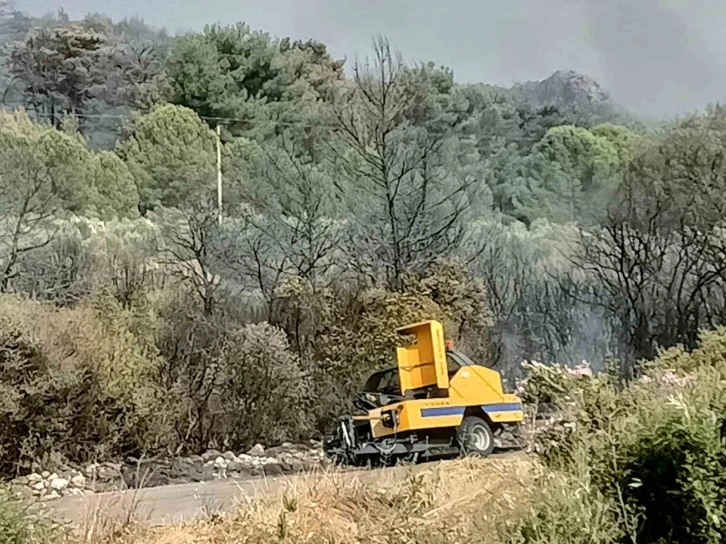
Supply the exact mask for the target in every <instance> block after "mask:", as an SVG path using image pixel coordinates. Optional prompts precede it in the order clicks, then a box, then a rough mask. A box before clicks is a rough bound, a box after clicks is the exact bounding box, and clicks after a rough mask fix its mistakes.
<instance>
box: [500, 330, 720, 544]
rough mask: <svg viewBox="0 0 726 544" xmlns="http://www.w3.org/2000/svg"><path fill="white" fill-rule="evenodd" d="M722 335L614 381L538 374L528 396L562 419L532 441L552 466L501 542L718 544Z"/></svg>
mask: <svg viewBox="0 0 726 544" xmlns="http://www.w3.org/2000/svg"><path fill="white" fill-rule="evenodd" d="M725 348H726V329H719V330H717V331H713V332H708V333H704V334H703V335H702V337H701V343H700V347H699V348H698V349H696V350H694V351H693V352H692V353H688V352H686V351H685V350H683V349H682V348H673V349H670V350H668V351H665V352H663V353H661V355H660V356H659V357H658V358H657V359H656V360H654V361H652V362H650V363H648V364H646V365H645V372H644V374H643V376H642V377H640V378H639V379H638V380H635V381H633V382H631V383H628V384H620V383H618V381H617V380H615V379H614V378H612V377H611V376H609V375H608V374H607V373H604V374H602V375H598V376H595V377H590V376H587V375H585V376H582V375H575V374H573V373H571V372H568V371H566V370H565V369H564V368H562V367H552V368H546V367H539V366H538V367H535V368H534V371H533V373H532V374H531V377H530V383H529V384H528V386H527V388H526V389H527V390H529V391H530V392H531V395H532V397H531V398H535V399H545V398H546V399H547V400H548V401H549V402H552V403H554V404H555V405H556V406H557V408H558V413H559V415H560V418H561V419H559V420H558V421H557V422H556V423H555V424H553V425H552V426H550V428H549V429H548V430H547V431H546V432H544V433H543V434H542V435H541V436H540V437H539V442H540V444H539V445H540V447H541V451H542V458H543V460H544V461H545V462H546V464H547V465H548V466H549V467H550V469H551V470H552V473H551V474H550V476H549V477H548V478H545V479H544V480H543V482H542V485H541V489H540V490H539V491H538V493H537V494H536V497H535V499H534V501H533V503H532V506H531V508H530V509H529V510H528V511H526V512H525V513H524V514H523V515H522V516H521V517H520V518H517V519H516V520H514V521H511V522H510V524H509V526H508V530H507V534H508V536H507V538H506V540H507V541H508V542H521V543H545V542H573V543H574V542H603V543H610V542H612V543H615V542H643V543H661V542H663V543H670V542H673V543H676V542H677V543H697V542H699V543H703V542H708V543H711V542H713V543H715V542H721V541H722V540H723V538H724V537H725V536H726V478H725V477H724V474H726V443H725V442H724V434H723V433H724V429H726V349H725Z"/></svg>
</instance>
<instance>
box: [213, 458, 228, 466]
mask: <svg viewBox="0 0 726 544" xmlns="http://www.w3.org/2000/svg"><path fill="white" fill-rule="evenodd" d="M214 466H215V467H217V468H227V460H226V459H225V458H224V457H217V458H216V459H215V460H214Z"/></svg>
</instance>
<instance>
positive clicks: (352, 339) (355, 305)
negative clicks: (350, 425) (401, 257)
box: [0, 263, 489, 476]
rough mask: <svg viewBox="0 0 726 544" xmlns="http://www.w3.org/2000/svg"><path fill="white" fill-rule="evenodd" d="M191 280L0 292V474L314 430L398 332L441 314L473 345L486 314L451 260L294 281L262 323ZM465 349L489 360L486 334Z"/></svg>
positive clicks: (341, 406)
mask: <svg viewBox="0 0 726 544" xmlns="http://www.w3.org/2000/svg"><path fill="white" fill-rule="evenodd" d="M188 287H189V284H184V283H183V284H181V285H173V286H168V287H164V288H156V289H153V288H150V286H146V287H144V288H143V289H137V290H135V291H133V292H131V295H130V296H125V294H128V292H127V291H126V290H123V293H125V294H124V296H120V295H121V292H119V291H118V290H116V289H115V288H114V287H113V286H112V285H108V284H101V285H100V286H97V287H96V288H95V289H94V293H93V294H91V295H90V296H88V297H86V298H85V299H83V301H82V302H81V303H79V304H74V305H67V306H60V305H57V304H53V303H50V302H38V301H34V300H31V299H28V298H23V297H19V296H13V295H0V370H2V372H0V393H1V395H0V416H1V417H0V453H2V456H0V474H2V475H5V476H15V475H18V474H22V473H26V472H28V471H30V470H37V469H39V468H43V469H56V468H59V467H60V465H64V464H67V463H69V462H70V463H84V462H88V461H95V460H116V459H123V458H126V457H130V456H133V457H136V458H139V457H141V456H154V455H171V454H178V453H199V452H200V451H202V450H204V449H206V448H210V447H211V448H219V449H221V448H224V449H234V450H239V449H243V448H248V447H250V446H251V445H253V444H254V443H255V442H265V443H268V444H270V443H280V442H283V441H294V440H300V439H305V438H311V437H313V436H320V434H321V433H322V432H323V431H325V429H326V427H327V426H328V425H329V424H330V422H332V421H333V420H334V419H335V418H337V416H338V415H340V414H342V413H345V412H347V411H349V410H350V409H351V407H350V405H349V403H350V400H351V399H352V398H353V394H354V392H355V391H357V389H358V388H359V387H360V384H361V383H362V380H363V379H364V377H365V376H366V375H367V374H368V373H370V372H371V371H373V370H376V369H380V368H382V367H386V366H391V365H394V364H395V360H394V357H395V355H394V354H395V347H396V345H397V343H398V342H400V337H399V335H398V334H397V333H396V332H395V331H396V328H398V327H400V326H402V325H405V324H407V323H411V322H416V321H421V320H424V319H432V318H435V319H439V320H442V321H445V322H446V323H447V331H449V333H450V335H452V337H453V338H463V339H464V340H465V341H466V339H467V338H469V339H474V338H479V337H480V336H481V332H482V331H484V330H485V328H486V326H487V323H488V319H489V317H488V315H489V314H488V313H487V307H486V290H485V289H484V287H483V286H482V285H480V284H478V283H477V282H475V281H473V280H472V279H471V278H470V277H469V276H468V275H467V274H466V272H465V268H464V267H462V266H460V265H458V264H456V263H437V265H436V266H435V267H432V269H431V270H429V271H428V272H427V273H425V274H422V275H420V276H416V277H413V276H412V277H410V278H408V279H407V287H406V290H405V291H404V292H394V291H389V290H387V289H384V288H378V287H362V288H360V289H353V288H351V287H350V286H347V287H346V286H344V285H342V284H341V285H338V286H336V285H332V286H331V287H327V288H320V287H318V288H316V287H315V286H313V285H312V284H310V283H309V282H306V281H304V280H302V279H301V278H293V279H290V280H287V281H285V282H281V284H280V286H279V287H278V289H277V290H276V292H275V303H274V305H273V307H272V312H271V315H269V316H268V320H267V321H259V320H255V319H254V318H251V315H250V314H251V312H249V311H248V312H247V313H243V312H238V315H237V316H235V315H233V314H232V312H230V311H228V310H227V309H226V308H225V307H224V306H223V305H221V304H218V305H217V306H218V308H217V310H216V311H215V312H213V313H211V314H210V313H207V312H206V309H207V308H206V306H204V305H203V304H202V303H201V301H200V299H199V297H198V296H197V293H195V292H194V291H193V290H191V289H187V288H188ZM472 312H473V313H476V314H477V315H478V317H477V319H471V318H470V319H464V316H465V315H467V314H469V313H472ZM470 345H472V346H473V348H475V349H474V352H475V353H473V355H475V354H476V353H478V354H480V356H481V357H486V346H487V343H486V340H484V341H482V340H476V341H471V342H470Z"/></svg>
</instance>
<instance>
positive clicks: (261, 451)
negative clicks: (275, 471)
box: [247, 444, 265, 457]
mask: <svg viewBox="0 0 726 544" xmlns="http://www.w3.org/2000/svg"><path fill="white" fill-rule="evenodd" d="M247 455H251V456H252V457H264V455H265V448H263V447H262V444H255V445H254V447H253V448H252V449H251V450H250V451H248V452H247Z"/></svg>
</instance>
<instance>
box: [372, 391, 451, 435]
mask: <svg viewBox="0 0 726 544" xmlns="http://www.w3.org/2000/svg"><path fill="white" fill-rule="evenodd" d="M388 410H394V411H396V412H398V426H397V427H396V428H395V429H394V428H391V427H386V426H385V425H383V423H382V422H381V421H380V420H374V421H371V432H372V434H373V437H374V438H380V437H383V436H393V435H395V434H396V433H402V432H405V431H413V430H420V429H438V428H444V427H458V426H459V425H460V424H461V420H462V419H463V418H464V410H465V408H464V407H463V406H452V405H451V403H450V402H449V401H448V400H444V399H418V400H406V401H403V402H399V403H398V404H393V405H390V406H386V407H385V408H383V409H380V408H379V409H377V410H371V411H370V412H369V415H375V416H380V414H381V412H383V411H388Z"/></svg>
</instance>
